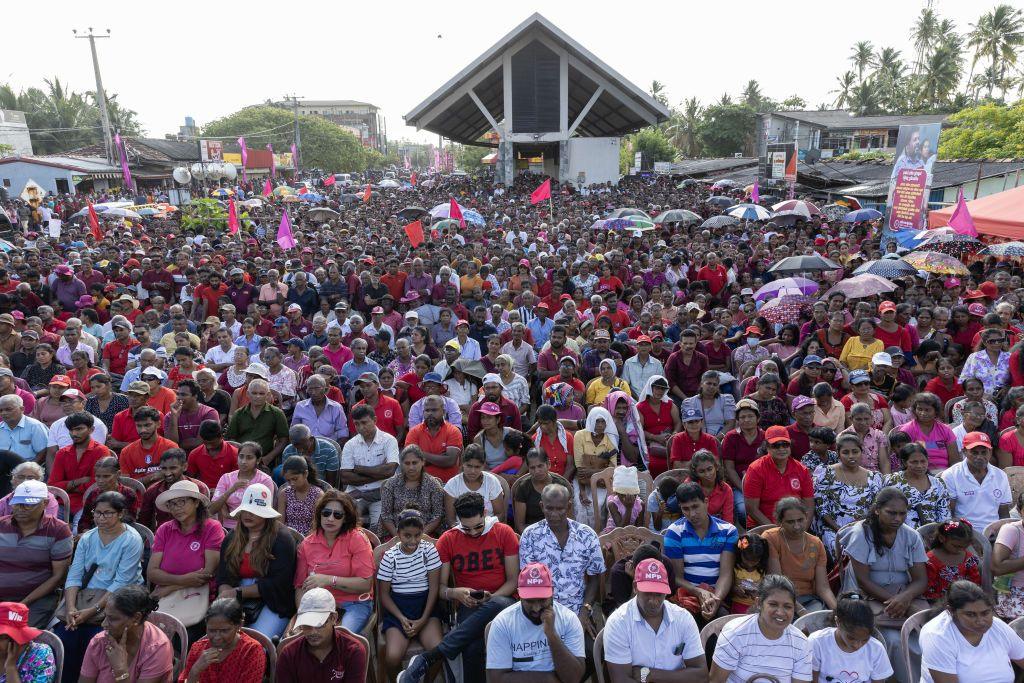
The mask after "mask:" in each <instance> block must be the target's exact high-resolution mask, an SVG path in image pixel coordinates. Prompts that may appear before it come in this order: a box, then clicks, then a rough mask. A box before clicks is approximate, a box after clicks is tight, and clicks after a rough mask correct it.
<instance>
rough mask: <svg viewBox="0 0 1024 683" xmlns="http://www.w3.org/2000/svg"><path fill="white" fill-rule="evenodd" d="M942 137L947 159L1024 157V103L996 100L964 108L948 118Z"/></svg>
mask: <svg viewBox="0 0 1024 683" xmlns="http://www.w3.org/2000/svg"><path fill="white" fill-rule="evenodd" d="M948 123H949V124H951V125H950V127H949V128H947V129H944V130H943V131H942V134H941V135H940V137H939V156H940V157H941V158H944V159H1007V158H1014V157H1021V156H1024V103H1018V104H1016V105H1014V106H1012V107H1005V106H1001V105H998V104H994V103H986V104H981V105H978V106H976V107H970V108H968V109H964V110H962V111H960V112H957V113H956V114H953V115H952V116H951V117H949V120H948Z"/></svg>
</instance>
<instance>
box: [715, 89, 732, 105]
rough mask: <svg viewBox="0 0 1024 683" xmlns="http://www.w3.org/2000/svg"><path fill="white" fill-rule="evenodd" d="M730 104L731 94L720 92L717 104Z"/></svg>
mask: <svg viewBox="0 0 1024 683" xmlns="http://www.w3.org/2000/svg"><path fill="white" fill-rule="evenodd" d="M731 104H732V95H730V94H729V93H727V92H724V93H722V97H721V98H719V100H718V106H720V107H728V106H729V105H731Z"/></svg>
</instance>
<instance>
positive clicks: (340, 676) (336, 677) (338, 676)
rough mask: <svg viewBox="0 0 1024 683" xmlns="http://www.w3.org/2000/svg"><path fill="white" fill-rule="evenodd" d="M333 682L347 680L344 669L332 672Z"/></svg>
mask: <svg viewBox="0 0 1024 683" xmlns="http://www.w3.org/2000/svg"><path fill="white" fill-rule="evenodd" d="M331 680H332V681H343V680H345V670H344V669H335V670H334V671H332V672H331Z"/></svg>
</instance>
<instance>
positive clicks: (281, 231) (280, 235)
mask: <svg viewBox="0 0 1024 683" xmlns="http://www.w3.org/2000/svg"><path fill="white" fill-rule="evenodd" d="M277 243H278V244H279V245H281V248H282V249H294V248H295V236H294V235H293V234H292V223H291V221H290V220H288V212H287V211H285V212H284V213H283V214H281V225H280V226H278V228H277Z"/></svg>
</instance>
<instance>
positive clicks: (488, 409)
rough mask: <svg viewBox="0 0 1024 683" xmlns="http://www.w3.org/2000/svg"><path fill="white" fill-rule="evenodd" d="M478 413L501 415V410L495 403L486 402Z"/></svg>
mask: <svg viewBox="0 0 1024 683" xmlns="http://www.w3.org/2000/svg"><path fill="white" fill-rule="evenodd" d="M476 411H477V412H479V413H483V414H484V415H501V408H499V407H498V404H497V403H494V402H493V401H484V402H483V403H481V404H480V407H478V408H477V409H476Z"/></svg>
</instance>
